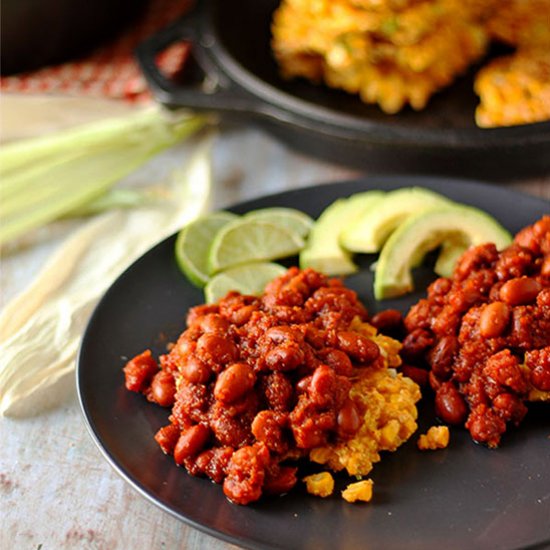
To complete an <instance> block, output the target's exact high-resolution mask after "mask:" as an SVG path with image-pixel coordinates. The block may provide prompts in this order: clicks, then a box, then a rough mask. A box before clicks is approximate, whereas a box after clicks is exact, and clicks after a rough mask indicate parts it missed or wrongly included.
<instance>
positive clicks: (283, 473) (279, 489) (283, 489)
mask: <svg viewBox="0 0 550 550" xmlns="http://www.w3.org/2000/svg"><path fill="white" fill-rule="evenodd" d="M297 471H298V468H296V467H294V466H282V467H280V468H279V471H278V472H277V473H276V474H275V475H268V476H266V478H265V481H264V485H263V490H264V492H266V493H267V494H270V495H283V494H285V493H288V492H289V491H290V489H292V487H294V485H296V482H297V481H298V479H297V477H296V472H297Z"/></svg>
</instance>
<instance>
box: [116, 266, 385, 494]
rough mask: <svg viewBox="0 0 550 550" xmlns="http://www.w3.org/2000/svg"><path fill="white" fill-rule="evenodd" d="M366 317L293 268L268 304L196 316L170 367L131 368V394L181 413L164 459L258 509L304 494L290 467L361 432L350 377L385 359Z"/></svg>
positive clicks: (343, 292)
mask: <svg viewBox="0 0 550 550" xmlns="http://www.w3.org/2000/svg"><path fill="white" fill-rule="evenodd" d="M366 318H367V312H366V310H365V308H364V306H363V305H362V304H361V303H360V302H359V300H358V299H357V295H356V294H355V292H353V291H352V290H350V289H347V288H346V287H344V286H343V285H342V283H341V282H340V281H338V280H334V279H328V278H327V277H325V276H324V275H321V274H319V273H317V272H315V271H313V270H310V269H307V270H304V271H300V270H299V269H298V268H291V269H289V270H288V272H287V273H286V274H285V275H283V276H282V277H279V278H278V279H275V280H274V281H272V282H271V283H270V284H269V285H268V286H267V288H266V291H265V293H264V294H263V295H262V296H261V297H253V296H244V295H241V294H239V293H237V292H231V293H229V294H228V295H227V296H226V297H225V298H224V299H222V300H221V301H220V302H218V303H217V304H214V305H200V306H197V307H194V308H192V309H191V310H190V312H189V314H188V317H187V329H186V330H185V331H184V332H183V333H182V334H181V335H180V337H179V338H178V340H177V342H176V343H175V344H174V345H173V347H172V348H171V350H170V352H169V353H168V354H165V355H161V356H160V358H159V362H160V368H159V367H158V366H157V364H156V361H155V360H154V359H153V357H152V355H151V353H150V351H145V352H144V353H142V354H140V355H138V356H137V357H135V358H133V359H132V360H130V361H129V362H128V363H127V365H126V366H125V368H124V372H125V376H126V385H127V388H128V389H129V390H132V391H138V392H141V393H143V394H145V395H146V396H147V398H148V399H149V400H151V401H153V402H156V403H158V404H159V405H162V406H165V407H172V410H171V415H170V424H168V425H167V426H164V427H163V428H161V429H160V430H159V431H158V433H157V434H156V436H155V438H156V440H157V442H158V444H159V445H160V447H161V449H162V450H163V451H164V452H165V453H168V454H172V455H173V457H174V460H175V462H176V463H177V464H180V465H183V466H184V467H185V468H186V469H187V470H188V471H189V472H190V473H191V474H193V475H204V476H207V477H209V478H211V479H212V480H213V481H215V482H217V483H223V490H224V493H225V495H226V496H227V497H228V498H229V499H230V500H231V501H233V502H235V503H238V504H247V503H249V502H252V501H255V500H257V499H258V498H260V496H261V495H262V494H264V493H267V494H281V493H286V492H287V491H289V490H290V489H291V488H292V487H293V486H294V485H295V483H296V479H297V478H296V471H297V469H296V467H295V466H293V465H292V464H291V463H289V462H288V461H289V460H294V459H297V458H299V457H302V456H307V455H308V453H309V451H310V450H311V449H312V448H315V447H319V446H323V445H327V444H330V443H335V442H341V441H346V440H348V439H349V438H351V437H353V436H354V434H355V433H356V432H357V431H358V429H359V427H360V424H361V420H360V415H359V412H358V410H357V408H356V405H355V404H354V401H353V400H351V399H350V397H349V392H350V388H351V386H352V380H351V377H352V376H353V374H354V372H355V371H356V369H358V368H365V367H368V366H371V365H374V364H377V363H378V360H379V358H380V360H381V357H380V349H379V347H378V345H377V344H376V343H375V342H373V341H372V340H371V339H369V338H367V337H366V336H364V335H363V334H361V333H360V332H358V331H356V330H354V328H353V327H354V325H353V324H352V322H353V321H355V322H357V320H360V321H364V320H365V319H366ZM384 322H385V323H390V324H392V325H393V324H395V315H393V314H389V315H388V316H387V319H386V320H385V321H384Z"/></svg>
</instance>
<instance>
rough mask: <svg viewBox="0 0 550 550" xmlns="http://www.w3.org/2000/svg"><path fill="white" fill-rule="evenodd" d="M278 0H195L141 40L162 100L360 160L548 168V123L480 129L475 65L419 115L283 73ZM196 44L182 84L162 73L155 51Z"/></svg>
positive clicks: (466, 170)
mask: <svg viewBox="0 0 550 550" xmlns="http://www.w3.org/2000/svg"><path fill="white" fill-rule="evenodd" d="M278 3H279V0H199V2H198V4H197V5H196V6H195V9H194V11H193V12H192V13H190V14H189V15H187V16H185V17H184V18H182V19H181V20H180V21H178V22H176V23H175V24H173V25H172V26H170V27H168V28H166V29H164V30H163V31H162V32H160V33H159V34H157V35H155V36H153V37H152V38H151V39H149V40H148V41H146V42H145V43H143V44H142V45H141V46H140V47H139V48H138V51H137V56H138V60H139V62H140V64H141V67H142V69H143V71H144V73H145V76H146V78H147V80H148V82H149V84H150V86H151V88H152V90H153V92H154V93H155V95H156V97H157V99H158V100H159V101H160V102H162V103H164V104H165V105H167V106H170V107H190V108H192V109H195V110H201V111H216V112H220V113H223V114H224V115H233V116H235V115H236V116H238V117H239V119H241V120H242V119H243V118H246V119H248V120H255V121H257V122H261V123H262V124H263V125H266V126H267V127H268V128H269V130H271V131H272V132H274V133H276V134H277V135H279V136H280V137H283V138H284V139H285V140H286V141H288V142H290V143H291V144H293V145H294V146H297V147H299V148H301V149H302V150H305V151H307V152H309V153H313V154H315V155H317V156H322V157H324V158H329V159H330V160H335V161H338V162H342V163H346V164H352V165H356V166H361V167H369V168H375V169H381V170H388V169H390V170H391V171H392V172H395V171H411V170H421V171H422V172H440V173H441V172H447V173H460V174H475V175H478V176H479V175H484V176H485V177H488V178H493V179H500V178H512V177H517V176H525V175H528V174H541V173H548V172H550V122H543V123H537V124H530V125H524V126H517V127H513V128H498V129H484V130H482V129H479V128H477V127H476V126H475V123H474V118H473V115H474V108H475V105H476V103H477V99H476V97H475V95H474V92H473V90H472V80H473V74H474V72H475V71H474V70H472V72H471V74H468V75H466V76H464V77H463V78H461V79H459V81H458V82H457V83H455V84H454V85H453V86H451V87H450V88H449V89H448V90H445V91H443V92H441V93H440V94H438V95H437V96H436V97H435V98H433V99H432V101H431V102H430V104H429V106H428V108H427V109H426V110H425V111H423V112H420V113H416V112H414V111H412V110H406V111H404V112H403V113H401V114H398V115H394V116H389V115H385V114H384V113H382V112H381V111H380V110H379V109H378V108H377V107H375V106H367V105H364V104H363V103H361V101H360V100H359V99H357V98H356V97H353V96H350V95H347V94H345V93H344V92H340V91H337V90H331V89H328V88H326V87H322V86H314V85H312V84H309V83H308V82H306V81H299V80H295V81H291V82H287V81H285V80H283V79H281V78H280V77H279V75H278V72H277V66H276V64H275V61H274V60H273V58H272V55H271V51H270V37H271V34H270V22H271V15H272V13H273V10H274V9H275V8H276V7H277V5H278ZM178 40H186V41H189V42H191V43H192V45H193V58H194V61H195V63H192V64H191V65H192V67H191V68H190V69H189V70H188V71H187V79H186V83H185V84H182V83H175V82H172V81H169V80H168V79H166V78H165V77H164V76H163V75H162V74H161V73H160V72H159V70H158V69H157V66H156V64H155V55H156V53H158V52H159V51H161V50H162V49H164V48H165V47H166V46H168V45H169V44H171V43H173V42H175V41H178Z"/></svg>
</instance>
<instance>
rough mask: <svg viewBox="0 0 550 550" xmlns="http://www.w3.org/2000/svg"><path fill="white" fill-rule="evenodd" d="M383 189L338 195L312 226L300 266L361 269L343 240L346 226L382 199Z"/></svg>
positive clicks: (333, 271)
mask: <svg viewBox="0 0 550 550" xmlns="http://www.w3.org/2000/svg"><path fill="white" fill-rule="evenodd" d="M383 196H384V192H383V191H378V190H372V191H365V192H363V193H356V194H355V195H352V196H351V197H348V198H344V199H338V200H337V201H335V202H333V203H332V204H331V205H330V206H328V207H327V208H325V210H323V212H322V213H321V215H320V216H319V218H318V219H317V221H316V222H315V224H314V225H313V227H312V228H311V230H310V233H309V236H308V239H307V243H306V246H305V247H304V249H303V250H302V251H301V252H300V267H301V268H302V269H305V268H307V267H311V268H313V269H315V270H316V271H320V272H322V273H324V274H325V275H349V274H351V273H355V272H356V271H357V266H356V265H355V263H354V262H353V260H352V254H351V253H350V252H349V251H347V250H344V249H343V248H342V246H341V245H340V242H339V236H340V232H341V230H342V228H343V227H344V226H345V225H346V224H348V223H349V222H350V220H355V219H357V218H358V217H359V216H361V215H362V214H363V212H364V211H365V210H366V209H367V208H369V207H370V206H371V205H374V204H376V203H377V202H378V201H379V200H382V197H383Z"/></svg>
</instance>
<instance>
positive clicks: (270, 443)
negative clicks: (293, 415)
mask: <svg viewBox="0 0 550 550" xmlns="http://www.w3.org/2000/svg"><path fill="white" fill-rule="evenodd" d="M287 423H288V415H286V414H281V413H276V412H274V411H267V410H266V411H260V412H259V413H258V414H257V415H256V416H255V417H254V420H253V421H252V425H251V430H252V433H253V434H254V437H255V438H256V439H257V440H258V441H261V442H262V443H264V444H265V445H266V446H267V448H268V449H269V450H271V451H273V452H275V453H278V454H282V453H284V452H285V451H286V450H287V449H288V443H287V440H286V437H285V431H284V428H285V427H286V425H287Z"/></svg>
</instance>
